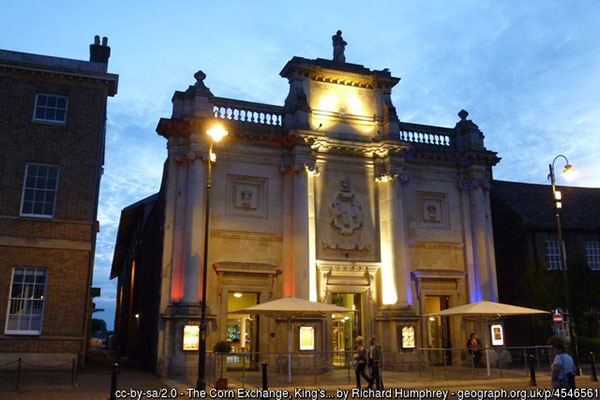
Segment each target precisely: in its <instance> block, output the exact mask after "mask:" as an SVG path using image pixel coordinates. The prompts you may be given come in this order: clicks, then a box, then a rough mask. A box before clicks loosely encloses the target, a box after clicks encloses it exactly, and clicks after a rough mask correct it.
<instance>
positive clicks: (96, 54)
mask: <svg viewBox="0 0 600 400" xmlns="http://www.w3.org/2000/svg"><path fill="white" fill-rule="evenodd" d="M109 57H110V47H108V38H107V37H106V36H105V37H103V38H102V44H100V36H98V35H96V36H95V37H94V44H90V61H92V62H99V63H103V64H108V58H109Z"/></svg>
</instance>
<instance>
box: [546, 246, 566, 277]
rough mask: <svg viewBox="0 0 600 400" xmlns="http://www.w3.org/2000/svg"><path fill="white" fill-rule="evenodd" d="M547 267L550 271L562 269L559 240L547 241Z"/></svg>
mask: <svg viewBox="0 0 600 400" xmlns="http://www.w3.org/2000/svg"><path fill="white" fill-rule="evenodd" d="M545 244H546V265H547V266H548V270H550V271H554V270H558V269H562V268H561V264H562V263H561V258H560V250H559V247H558V240H546V243H545Z"/></svg>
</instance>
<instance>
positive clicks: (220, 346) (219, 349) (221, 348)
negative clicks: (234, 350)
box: [214, 340, 231, 353]
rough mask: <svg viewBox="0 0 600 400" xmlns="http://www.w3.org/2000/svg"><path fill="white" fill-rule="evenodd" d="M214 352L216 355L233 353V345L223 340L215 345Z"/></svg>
mask: <svg viewBox="0 0 600 400" xmlns="http://www.w3.org/2000/svg"><path fill="white" fill-rule="evenodd" d="M214 350H215V353H229V352H230V351H231V344H230V343H229V342H228V341H226V340H222V341H220V342H217V344H215V348H214Z"/></svg>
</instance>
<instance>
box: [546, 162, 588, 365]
mask: <svg viewBox="0 0 600 400" xmlns="http://www.w3.org/2000/svg"><path fill="white" fill-rule="evenodd" d="M559 158H564V159H565V167H564V169H563V172H562V175H563V176H565V177H568V176H572V175H573V174H574V173H575V169H574V168H573V166H572V165H571V164H569V160H568V159H567V157H565V156H564V155H562V154H559V155H557V156H556V157H554V160H552V164H550V165H548V169H549V170H550V173H549V174H548V179H550V183H551V184H552V196H553V198H554V206H555V208H554V210H555V216H556V230H557V232H558V249H559V250H558V251H559V252H560V256H561V269H562V273H563V281H564V291H565V302H566V306H567V310H568V313H571V316H570V318H569V337H570V338H571V353H572V354H573V358H574V360H575V369H576V371H577V375H581V369H580V367H579V349H578V347H577V335H576V334H575V318H574V316H573V314H572V311H573V309H572V307H571V298H570V296H569V277H568V274H567V249H566V246H565V245H564V242H563V238H562V227H561V224H560V209H561V208H562V194H561V192H560V191H558V190H556V185H555V176H554V163H555V162H556V160H558V159H559Z"/></svg>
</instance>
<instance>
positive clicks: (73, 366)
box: [71, 359, 75, 386]
mask: <svg viewBox="0 0 600 400" xmlns="http://www.w3.org/2000/svg"><path fill="white" fill-rule="evenodd" d="M74 383H75V359H73V362H72V363H71V386H73V384H74Z"/></svg>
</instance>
